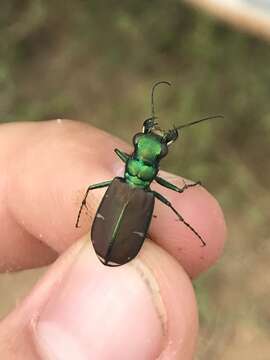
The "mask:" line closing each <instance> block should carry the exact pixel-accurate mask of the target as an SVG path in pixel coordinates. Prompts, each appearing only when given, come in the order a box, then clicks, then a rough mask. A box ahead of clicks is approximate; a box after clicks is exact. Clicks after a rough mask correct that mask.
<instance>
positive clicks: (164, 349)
mask: <svg viewBox="0 0 270 360" xmlns="http://www.w3.org/2000/svg"><path fill="white" fill-rule="evenodd" d="M196 334H197V312H196V305H195V299H194V293H193V289H192V285H191V283H190V280H189V279H188V277H187V276H186V274H185V272H184V271H183V270H182V268H181V267H180V265H179V264H178V263H177V262H176V261H175V260H174V259H173V258H172V257H171V256H170V255H168V254H167V253H166V252H165V251H164V250H162V249H161V248H159V247H158V246H157V245H155V244H154V243H152V242H149V241H148V242H147V243H146V245H145V246H144V248H143V250H142V251H141V253H140V255H139V257H138V258H136V259H135V260H134V261H133V262H131V263H129V264H127V265H124V266H121V267H118V268H113V269H112V268H109V267H106V266H104V265H102V264H101V263H100V262H99V260H98V259H97V258H96V256H95V254H94V253H93V251H90V249H89V244H88V240H87V238H86V239H84V241H83V242H79V243H76V245H75V246H73V247H72V248H71V249H70V250H68V251H67V253H65V254H64V255H63V256H61V257H60V259H59V260H58V261H57V262H56V263H55V264H54V265H52V267H51V269H50V270H49V272H48V273H47V274H46V276H45V277H44V278H43V279H42V280H41V281H40V282H39V284H38V285H37V286H36V287H35V289H34V290H33V291H32V293H31V294H30V295H29V296H28V298H27V299H26V300H25V301H24V302H23V303H22V304H21V305H20V306H18V307H17V308H16V309H15V310H14V312H13V313H12V314H11V315H9V316H8V317H7V318H6V319H5V320H4V321H3V322H2V324H1V325H0V358H3V359H11V360H12V359H27V360H29V359H30V360H31V359H36V358H41V359H46V360H50V359H59V360H61V359H65V360H69V359H72V360H73V359H78V360H83V359H100V360H103V359H104V360H107V359H118V360H122V359H123V360H126V359H129V360H133V359H134V360H137V359H142V360H144V359H145V360H151V359H153V360H155V359H162V360H174V359H179V358H180V359H185V360H190V359H192V357H193V353H194V348H195V342H196Z"/></svg>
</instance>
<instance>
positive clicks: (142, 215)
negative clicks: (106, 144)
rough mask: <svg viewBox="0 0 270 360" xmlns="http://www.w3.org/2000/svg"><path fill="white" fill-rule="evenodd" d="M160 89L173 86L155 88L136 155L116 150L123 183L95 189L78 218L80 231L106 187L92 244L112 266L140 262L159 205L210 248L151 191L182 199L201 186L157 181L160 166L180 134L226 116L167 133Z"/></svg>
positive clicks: (118, 179) (116, 181)
mask: <svg viewBox="0 0 270 360" xmlns="http://www.w3.org/2000/svg"><path fill="white" fill-rule="evenodd" d="M160 84H166V85H171V84H170V83H169V82H168V81H158V82H156V83H155V84H154V85H153V87H152V91H151V105H152V115H151V117H150V118H147V119H146V120H145V121H144V123H143V128H142V131H141V132H139V133H137V134H135V135H134V137H133V146H134V150H133V152H132V154H127V153H125V152H123V151H121V150H119V149H115V150H114V151H115V153H116V155H117V156H118V157H119V158H120V159H121V160H122V161H123V162H124V164H125V171H124V175H123V177H115V178H114V179H112V180H109V181H104V182H100V183H98V184H93V185H90V186H89V187H88V188H87V190H86V193H85V196H84V198H83V201H82V203H81V207H80V209H79V212H78V216H77V221H76V227H79V220H80V216H81V212H82V209H83V208H84V207H87V205H86V200H87V197H88V194H89V192H90V191H91V190H94V189H100V188H104V187H107V188H108V189H107V191H106V192H105V195H104V196H103V199H102V200H101V203H100V205H99V207H98V210H97V212H96V216H95V218H94V221H93V225H92V229H91V239H92V243H93V247H94V249H95V252H96V254H97V256H98V258H99V259H100V261H101V262H102V263H103V264H104V265H107V266H119V265H124V264H126V263H127V262H129V261H131V260H132V259H134V258H135V257H136V255H137V254H138V252H139V251H140V249H141V247H142V245H143V242H144V240H145V238H146V235H147V231H148V228H149V225H150V222H151V218H152V214H153V209H154V203H155V199H157V200H159V201H161V202H162V203H163V204H164V205H166V206H168V207H169V208H170V209H171V210H172V211H173V212H174V214H175V215H176V216H177V218H178V220H179V221H181V222H182V223H184V224H185V225H186V226H187V227H188V228H189V229H190V231H192V232H193V233H194V234H195V235H196V237H197V238H198V239H199V240H200V242H201V246H205V245H206V242H205V241H204V239H203V238H202V237H201V236H200V234H199V233H198V232H197V231H196V230H195V229H194V228H193V227H192V226H191V225H190V224H189V223H188V222H186V221H185V219H184V218H183V217H182V216H181V215H180V214H179V212H178V211H177V210H176V209H175V208H174V207H173V205H172V204H171V202H170V201H169V200H167V199H166V198H165V197H164V196H163V195H162V194H160V193H158V192H157V191H154V190H152V189H151V188H150V185H151V183H152V182H153V181H154V180H155V181H156V182H157V183H158V184H160V185H161V186H164V187H165V188H168V189H170V190H173V191H176V192H178V193H183V192H184V191H185V190H187V189H188V188H190V187H194V186H197V185H200V184H201V183H200V182H199V181H198V182H194V183H191V184H184V186H183V187H178V186H176V185H174V184H172V183H170V182H169V181H167V180H166V179H164V178H162V177H160V176H158V172H159V163H160V161H161V159H163V158H164V157H165V156H166V155H167V154H168V151H169V146H170V145H171V144H172V143H174V142H175V141H176V140H177V138H178V135H179V130H180V129H182V128H184V127H187V126H191V125H194V124H197V123H199V122H202V121H206V120H209V119H213V118H219V117H223V116H222V115H215V116H208V117H205V118H203V119H200V120H197V121H193V122H190V123H187V124H183V125H180V126H178V127H175V126H174V127H173V128H172V129H170V130H162V129H161V128H160V127H159V125H158V122H157V117H156V116H155V112H154V91H155V88H156V87H157V86H158V85H160Z"/></svg>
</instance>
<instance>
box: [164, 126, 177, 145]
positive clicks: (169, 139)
mask: <svg viewBox="0 0 270 360" xmlns="http://www.w3.org/2000/svg"><path fill="white" fill-rule="evenodd" d="M177 138H178V131H177V129H172V130H169V131H168V132H167V133H166V135H165V136H164V139H163V141H164V142H165V143H166V144H167V146H169V145H171V144H172V143H173V142H174V141H175V140H176V139H177Z"/></svg>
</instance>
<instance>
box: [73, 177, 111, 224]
mask: <svg viewBox="0 0 270 360" xmlns="http://www.w3.org/2000/svg"><path fill="white" fill-rule="evenodd" d="M111 182H112V180H108V181H103V182H101V183H98V184H93V185H90V186H89V187H88V189H87V190H86V193H85V195H84V198H83V201H82V204H81V207H80V210H79V212H78V216H77V221H76V225H75V226H76V228H78V227H79V221H80V217H81V212H82V209H83V207H84V206H85V207H86V209H87V205H86V199H87V196H88V194H89V191H90V190H95V189H101V188H103V187H107V186H109V185H110V184H111Z"/></svg>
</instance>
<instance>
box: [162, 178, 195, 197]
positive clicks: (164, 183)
mask: <svg viewBox="0 0 270 360" xmlns="http://www.w3.org/2000/svg"><path fill="white" fill-rule="evenodd" d="M155 180H156V182H157V183H158V184H159V185H161V186H164V187H166V188H167V189H170V190H173V191H176V192H179V193H182V192H184V191H185V190H186V189H188V188H190V187H193V186H197V185H201V182H200V181H197V182H195V183H192V184H186V183H185V181H184V180H183V181H184V184H185V185H184V186H183V187H181V188H179V187H178V186H176V185H174V184H172V183H170V182H169V181H167V180H165V179H163V178H162V177H160V176H156V177H155Z"/></svg>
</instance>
